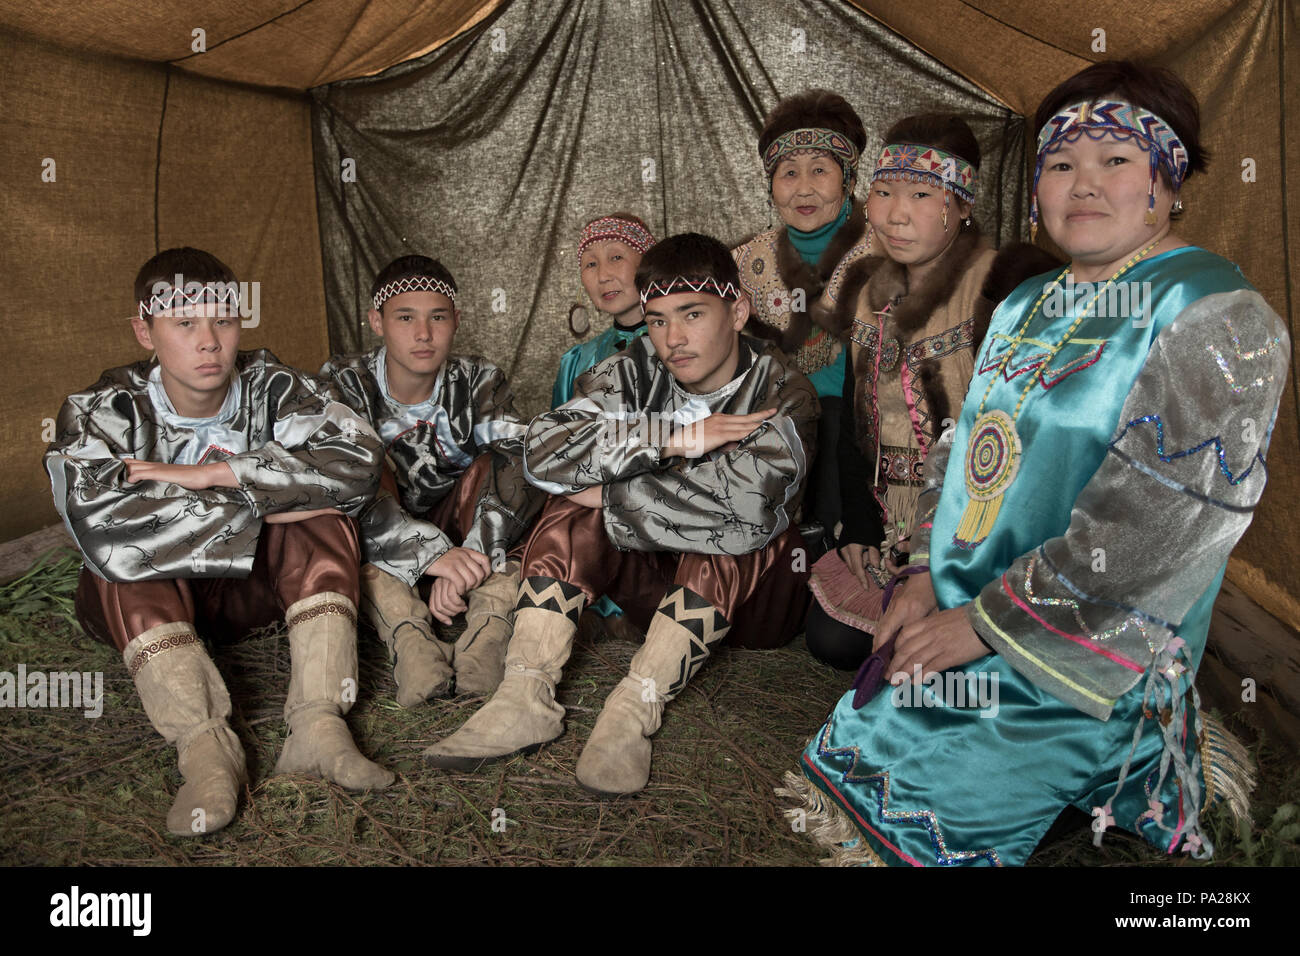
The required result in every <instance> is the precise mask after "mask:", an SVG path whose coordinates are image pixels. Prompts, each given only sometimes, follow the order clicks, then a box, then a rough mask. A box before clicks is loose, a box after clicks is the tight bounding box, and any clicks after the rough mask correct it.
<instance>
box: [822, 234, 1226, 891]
mask: <svg viewBox="0 0 1300 956" xmlns="http://www.w3.org/2000/svg"><path fill="white" fill-rule="evenodd" d="M1054 277H1055V276H1054V274H1049V275H1044V276H1038V277H1036V278H1034V279H1031V280H1029V281H1027V282H1025V283H1023V284H1022V285H1020V286H1019V287H1018V288H1017V289H1016V290H1015V291H1014V292H1013V293H1012V294H1011V295H1010V296H1009V297H1008V298H1007V300H1006V301H1005V302H1003V303H1002V305H1001V306H999V308H998V310H997V312H996V313H995V315H994V317H993V320H992V323H991V326H990V329H989V333H988V335H987V336H986V338H985V340H984V343H983V345H982V347H981V349H980V354H979V356H978V358H977V361H976V366H975V377H974V379H973V380H972V382H971V386H970V390H969V391H968V393H967V396H966V401H965V404H964V405H963V407H962V411H961V416H960V418H959V419H958V422H957V427H956V435H955V438H954V441H953V444H952V449H953V451H952V453H951V455H950V457H949V459H948V468H947V470H946V472H945V475H944V482H943V488H942V492H941V494H940V497H939V502H938V505H937V509H936V512H935V515H934V519H933V529H932V531H931V537H930V568H931V575H932V579H933V582H934V588H935V595H936V597H937V599H938V603H939V607H940V608H941V609H948V608H954V607H957V606H959V605H963V604H968V603H969V602H972V601H973V600H974V599H975V598H976V597H977V596H978V595H979V593H980V591H981V589H983V588H984V587H985V586H986V585H988V584H989V583H990V582H993V581H995V580H997V579H999V578H1000V577H1001V576H1002V575H1003V574H1004V572H1006V570H1007V568H1008V567H1009V566H1010V565H1011V563H1012V562H1013V561H1015V560H1016V559H1017V558H1019V557H1021V556H1022V555H1024V554H1027V553H1029V552H1031V551H1033V550H1034V549H1036V548H1038V546H1039V545H1041V544H1042V543H1043V542H1044V541H1046V540H1048V539H1050V538H1053V537H1055V536H1057V535H1060V534H1063V533H1064V532H1065V529H1066V528H1067V526H1068V525H1069V524H1070V518H1071V510H1072V508H1073V507H1074V503H1075V500H1076V499H1077V498H1078V496H1079V493H1080V491H1081V490H1082V489H1083V487H1084V486H1085V485H1086V484H1087V483H1088V482H1089V480H1090V478H1092V476H1093V474H1094V472H1096V471H1097V469H1098V467H1099V465H1100V464H1101V462H1102V459H1103V457H1104V456H1105V455H1106V453H1107V448H1108V446H1109V444H1110V442H1111V441H1112V440H1113V438H1114V436H1115V433H1116V429H1117V425H1118V421H1119V416H1120V413H1121V411H1122V408H1123V405H1124V401H1125V398H1126V397H1127V395H1128V393H1129V391H1130V390H1131V388H1132V387H1133V383H1134V381H1135V379H1136V378H1137V376H1138V374H1139V372H1140V371H1141V370H1142V367H1143V365H1144V363H1145V361H1146V358H1147V353H1148V352H1149V351H1150V349H1151V346H1152V343H1153V342H1154V341H1155V338H1156V336H1157V335H1159V333H1160V331H1161V330H1162V329H1163V328H1165V327H1166V326H1168V325H1169V324H1170V323H1172V322H1173V320H1174V319H1175V318H1176V317H1177V316H1178V314H1179V313H1180V312H1182V310H1183V309H1184V308H1185V307H1186V306H1187V305H1189V304H1190V303H1192V302H1194V301H1195V300H1197V299H1199V298H1201V297H1203V296H1206V295H1210V294H1213V293H1217V292H1228V291H1233V290H1237V289H1249V288H1250V286H1249V284H1248V283H1247V282H1246V281H1245V279H1244V278H1243V277H1242V276H1241V274H1240V272H1239V271H1238V270H1237V268H1236V267H1235V266H1233V265H1232V264H1231V263H1230V262H1227V260H1224V259H1222V258H1220V257H1219V256H1215V255H1213V254H1212V253H1208V252H1206V251H1204V250H1202V249H1198V248H1196V247H1183V248H1180V249H1176V250H1173V251H1171V252H1168V253H1164V254H1162V255H1159V256H1155V257H1153V258H1151V259H1149V260H1145V261H1143V262H1140V263H1139V264H1138V265H1137V266H1135V267H1134V268H1132V269H1131V270H1129V272H1128V273H1127V274H1126V275H1125V276H1124V281H1128V282H1133V283H1150V285H1149V290H1150V296H1149V302H1150V310H1149V319H1150V321H1149V323H1147V324H1145V325H1142V324H1140V323H1135V322H1130V321H1125V322H1122V323H1117V322H1116V320H1115V319H1111V318H1101V317H1094V316H1089V317H1088V318H1085V319H1084V321H1083V323H1082V324H1081V325H1080V327H1079V329H1078V330H1077V331H1076V332H1075V333H1074V335H1073V336H1072V337H1071V339H1070V341H1069V342H1067V343H1066V345H1065V346H1064V347H1063V348H1062V349H1061V351H1060V352H1058V353H1057V354H1056V356H1055V357H1054V358H1053V359H1052V360H1051V362H1050V363H1049V364H1050V367H1049V368H1048V369H1046V370H1045V371H1044V373H1043V378H1044V380H1045V382H1046V383H1047V385H1048V386H1050V387H1039V386H1038V385H1035V386H1034V390H1033V391H1032V392H1031V393H1030V395H1029V397H1028V398H1027V399H1026V400H1025V403H1024V406H1023V407H1022V410H1021V413H1020V415H1019V417H1018V418H1017V419H1016V429H1017V431H1018V434H1019V436H1020V438H1021V442H1022V448H1023V458H1022V459H1021V462H1020V467H1019V471H1018V473H1017V475H1016V477H1015V480H1014V481H1013V482H1012V483H1011V485H1010V486H1009V487H1008V488H1007V490H1006V491H1005V496H1004V500H1003V501H1002V503H1001V509H1000V511H999V512H998V514H997V518H996V520H995V521H994V523H993V526H992V529H991V531H989V533H988V536H987V538H985V539H984V540H982V541H980V542H978V544H976V545H975V546H971V543H970V542H969V541H965V540H963V539H962V538H961V536H960V535H958V534H957V532H958V530H959V526H960V524H961V518H962V515H963V513H964V512H965V511H966V509H967V506H968V504H969V502H970V499H969V497H968V492H967V487H966V481H965V469H966V455H965V449H966V446H967V441H968V438H969V436H970V433H971V430H972V425H973V423H974V421H975V419H976V414H977V410H978V408H979V405H980V402H981V399H982V398H983V396H984V394H985V390H986V389H987V388H988V387H989V383H990V381H991V380H993V379H994V377H995V376H996V377H997V380H996V381H994V382H993V385H992V389H991V391H989V394H988V398H987V401H986V402H985V411H988V410H993V409H1001V410H1003V411H1005V412H1006V413H1007V414H1008V415H1011V414H1012V413H1013V410H1014V409H1015V407H1016V404H1017V402H1018V401H1019V400H1020V396H1021V393H1022V391H1023V389H1024V386H1025V384H1026V382H1027V380H1028V376H1029V375H1030V374H1032V369H1033V367H1034V366H1033V365H1032V364H1031V363H1032V360H1033V358H1034V357H1035V356H1036V355H1037V356H1041V355H1042V354H1043V353H1044V351H1045V350H1046V348H1047V347H1050V346H1051V345H1052V344H1055V343H1056V342H1058V341H1060V340H1061V338H1062V336H1064V334H1065V332H1066V330H1067V329H1068V328H1069V326H1070V324H1071V323H1072V322H1073V321H1074V319H1075V318H1076V317H1077V316H1078V314H1079V312H1080V311H1082V310H1083V308H1084V307H1085V306H1086V305H1087V303H1088V298H1085V297H1080V298H1079V299H1078V301H1077V302H1075V303H1068V304H1067V308H1066V309H1065V310H1064V314H1062V315H1059V316H1058V317H1055V318H1048V317H1047V316H1044V315H1043V313H1042V311H1041V310H1040V312H1039V313H1038V315H1036V316H1035V318H1034V320H1033V323H1032V325H1031V326H1030V328H1029V329H1028V332H1027V335H1026V338H1025V340H1024V341H1023V342H1022V343H1021V345H1020V347H1019V348H1018V349H1017V352H1016V355H1015V356H1013V357H1012V359H1011V361H1010V362H1009V364H1008V365H1007V367H1006V372H1005V373H1004V374H1002V375H998V367H999V364H1000V360H1001V359H1002V358H1003V357H1004V356H1005V350H1006V349H1007V348H1008V347H1009V345H1010V343H1011V341H1012V340H1013V339H1014V337H1015V335H1016V333H1017V331H1018V330H1019V329H1020V328H1021V326H1022V325H1023V323H1024V321H1025V319H1026V318H1027V317H1028V314H1029V311H1030V310H1031V309H1032V308H1033V306H1034V303H1035V302H1036V301H1037V300H1038V298H1039V296H1040V295H1042V293H1043V291H1044V289H1045V287H1046V283H1049V282H1050V281H1051V280H1052V279H1053V278H1054ZM1089 298H1090V297H1089ZM1117 326H1118V327H1117ZM1225 567H1226V565H1225ZM1223 570H1224V569H1223V568H1220V569H1219V572H1218V574H1217V575H1216V576H1215V577H1214V580H1213V583H1212V584H1211V586H1210V587H1209V588H1208V589H1207V590H1206V591H1205V592H1204V593H1203V594H1202V596H1201V597H1200V599H1199V600H1198V601H1197V602H1196V604H1195V606H1194V607H1193V608H1192V609H1191V611H1190V612H1189V613H1188V614H1187V615H1186V616H1185V618H1184V619H1183V620H1182V622H1181V624H1179V625H1178V627H1177V628H1176V634H1177V636H1178V637H1181V638H1182V639H1183V640H1184V641H1185V642H1186V650H1187V655H1188V658H1189V659H1190V660H1191V661H1193V666H1195V665H1199V663H1200V659H1201V655H1202V653H1203V652H1204V649H1205V642H1206V637H1207V634H1208V630H1209V622H1210V611H1211V608H1212V607H1213V604H1214V599H1215V597H1216V596H1217V594H1218V591H1219V586H1220V583H1221V581H1222V577H1223ZM961 672H962V674H963V675H965V678H966V683H965V684H964V685H963V686H962V688H961V689H960V690H962V691H964V692H965V694H964V696H965V698H966V699H965V700H964V702H963V701H961V700H960V696H961V695H960V694H958V695H957V697H956V700H957V703H964V704H965V706H929V705H927V702H928V703H929V704H935V703H938V702H939V701H938V697H943V696H944V695H945V692H944V690H942V689H941V688H938V687H935V686H930V687H925V686H924V685H922V686H917V685H912V684H908V685H905V686H904V687H903V688H893V687H891V686H889V685H886V686H885V687H884V688H883V689H882V690H881V691H880V692H879V693H878V694H877V696H876V697H875V698H874V699H872V700H871V701H869V702H868V703H866V704H865V705H864V706H863V707H862V708H861V709H859V710H855V709H854V708H853V706H852V697H853V694H852V692H851V691H850V692H849V693H848V694H846V695H845V696H844V697H843V698H841V699H840V701H839V702H838V704H837V705H836V707H835V709H834V711H833V712H832V713H831V715H830V717H829V718H828V720H827V721H826V723H825V724H824V725H823V726H822V728H821V729H820V730H819V731H818V732H817V734H816V735H815V737H814V738H813V740H812V741H811V742H810V744H809V745H808V747H807V748H806V750H805V751H804V753H803V756H802V760H801V769H802V770H803V772H804V775H805V776H806V777H807V778H808V779H809V780H810V781H811V782H812V783H813V784H814V785H816V786H817V787H818V788H819V789H820V790H821V791H822V792H823V793H824V794H825V795H826V796H828V797H829V798H830V799H831V800H832V801H833V802H834V803H835V804H837V805H838V806H839V807H840V808H841V809H842V810H843V811H845V812H846V813H847V814H848V815H849V817H850V818H851V819H852V820H853V822H854V823H855V824H856V825H857V828H858V830H859V832H860V833H861V834H862V837H863V838H864V839H865V840H866V841H867V842H868V844H869V845H870V848H871V849H872V850H874V851H875V853H876V854H877V855H878V856H879V857H880V858H881V859H882V860H883V861H884V862H886V863H889V864H895V865H913V866H920V865H953V864H966V863H972V864H988V865H1000V864H1022V863H1024V862H1025V861H1026V860H1027V859H1028V857H1029V855H1030V854H1031V853H1032V852H1033V850H1034V848H1035V846H1036V845H1037V844H1038V842H1039V841H1040V840H1041V839H1042V837H1043V835H1044V834H1045V833H1046V832H1047V830H1048V828H1049V827H1050V826H1051V824H1052V823H1053V821H1054V820H1055V819H1056V817H1057V816H1058V814H1059V813H1060V812H1061V811H1062V810H1063V809H1064V808H1065V807H1066V806H1068V805H1070V804H1073V805H1075V806H1077V807H1079V808H1080V809H1082V810H1083V811H1084V812H1085V813H1090V814H1093V815H1095V813H1094V808H1098V807H1102V806H1103V805H1104V803H1105V801H1106V800H1107V798H1109V797H1111V796H1112V795H1113V794H1114V793H1115V791H1116V786H1117V782H1118V776H1119V772H1120V769H1121V767H1122V766H1123V765H1124V763H1125V760H1126V758H1128V757H1129V755H1130V752H1131V751H1132V748H1133V740H1134V732H1135V730H1136V729H1137V727H1138V725H1139V723H1143V722H1145V723H1146V726H1144V727H1143V734H1142V736H1141V738H1140V741H1139V743H1138V745H1137V749H1136V751H1135V752H1133V756H1132V763H1131V768H1130V770H1129V777H1128V779H1127V782H1126V783H1125V786H1124V787H1123V789H1122V790H1121V791H1120V793H1119V796H1118V797H1117V798H1116V799H1115V802H1114V805H1113V816H1114V825H1115V826H1118V827H1122V828H1124V829H1127V830H1130V831H1133V832H1137V833H1140V834H1141V835H1142V836H1144V837H1145V838H1146V839H1147V840H1148V841H1149V842H1151V843H1153V844H1154V845H1156V846H1158V847H1160V848H1161V849H1165V850H1169V843H1170V835H1169V834H1168V833H1167V832H1166V831H1164V830H1162V829H1160V828H1159V827H1157V826H1156V825H1154V824H1153V823H1152V822H1151V821H1150V820H1149V819H1146V818H1145V816H1144V815H1145V814H1148V813H1149V812H1150V811H1151V809H1152V804H1151V802H1150V801H1151V800H1152V798H1153V797H1155V796H1156V794H1154V793H1152V792H1151V787H1152V786H1153V785H1154V783H1155V781H1156V780H1157V779H1158V769H1159V763H1160V758H1161V753H1162V750H1163V747H1164V744H1163V740H1162V737H1161V734H1160V733H1159V732H1158V728H1155V726H1154V721H1153V720H1149V719H1148V718H1146V717H1144V714H1143V693H1144V686H1143V685H1144V683H1145V681H1144V680H1140V681H1139V682H1138V684H1137V686H1135V687H1134V688H1133V689H1132V690H1131V691H1129V692H1128V693H1126V694H1124V695H1123V696H1121V697H1120V698H1119V699H1118V700H1117V701H1115V702H1114V708H1113V710H1112V711H1111V714H1110V717H1109V719H1108V720H1100V719H1098V718H1096V717H1093V716H1089V715H1087V714H1085V713H1083V712H1081V711H1080V710H1078V709H1076V708H1075V707H1073V706H1069V705H1067V704H1065V703H1063V702H1062V701H1061V700H1059V699H1057V698H1056V697H1054V696H1053V695H1052V694H1050V693H1048V692H1047V691H1045V690H1043V689H1041V688H1040V687H1038V686H1037V685H1035V684H1034V682H1032V681H1031V680H1029V679H1028V678H1027V677H1025V676H1024V675H1022V674H1021V673H1019V672H1018V671H1016V670H1015V669H1013V668H1012V667H1011V666H1010V665H1009V664H1008V663H1007V662H1006V661H1005V660H1004V658H1003V657H1002V656H1001V655H998V654H990V655H988V656H985V657H983V658H980V659H979V660H975V661H971V662H969V663H968V664H966V665H964V666H963V667H962V668H961ZM956 674H957V671H949V672H946V673H945V674H944V675H943V677H944V679H945V681H947V680H949V679H950V675H953V677H954V678H955V675H956ZM1186 680H1187V678H1183V684H1182V687H1183V689H1186ZM993 688H996V700H995V702H992V703H991V701H992V699H993V694H992V689H993ZM958 690H959V688H958V687H957V686H956V684H955V681H954V683H953V685H952V686H951V687H949V688H948V691H947V695H948V701H949V703H950V704H951V703H952V702H953V701H954V692H957V691H958ZM976 692H984V694H985V698H984V700H983V702H981V700H980V699H978V695H977V693H976ZM936 695H937V696H936ZM981 703H984V704H986V705H989V706H981ZM1188 719H1190V714H1189V715H1188ZM1192 736H1193V735H1191V734H1185V735H1184V739H1185V740H1186V741H1188V742H1187V743H1185V744H1184V747H1185V754H1190V753H1191V749H1190V748H1191V746H1192V744H1191V743H1190V739H1191V737H1192ZM1189 759H1190V758H1189ZM1158 796H1159V802H1160V804H1161V805H1163V808H1164V811H1163V812H1164V819H1165V821H1166V824H1167V825H1168V824H1171V823H1172V822H1173V821H1174V820H1175V819H1181V818H1180V817H1179V814H1180V807H1181V803H1180V799H1179V790H1178V784H1177V782H1176V780H1175V778H1174V776H1173V775H1172V774H1171V775H1169V776H1168V777H1167V778H1166V780H1165V783H1164V786H1163V788H1162V789H1161V792H1160V793H1159V795H1158ZM846 846H847V845H846Z"/></svg>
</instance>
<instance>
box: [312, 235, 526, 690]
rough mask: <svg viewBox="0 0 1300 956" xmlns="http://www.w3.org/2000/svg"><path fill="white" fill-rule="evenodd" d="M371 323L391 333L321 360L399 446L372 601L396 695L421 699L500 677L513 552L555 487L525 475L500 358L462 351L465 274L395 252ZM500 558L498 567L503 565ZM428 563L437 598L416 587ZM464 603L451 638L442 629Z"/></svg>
mask: <svg viewBox="0 0 1300 956" xmlns="http://www.w3.org/2000/svg"><path fill="white" fill-rule="evenodd" d="M371 296H372V302H373V304H374V308H372V309H371V310H370V313H369V321H370V328H371V329H372V330H374V333H375V334H376V335H378V336H379V337H380V338H381V339H383V344H382V345H380V346H378V347H377V348H375V349H374V350H372V351H370V352H367V353H366V354H364V355H354V356H348V357H335V358H333V359H331V360H330V361H329V362H327V363H325V366H324V367H323V368H322V369H321V370H320V377H321V378H322V379H324V380H325V381H326V382H328V383H329V384H330V385H331V386H332V387H333V388H334V389H336V390H337V394H338V395H339V396H340V398H341V399H342V401H343V402H345V403H346V404H347V405H349V406H350V407H352V408H353V409H354V410H356V411H357V412H358V413H359V414H360V415H362V416H363V417H365V418H366V419H367V420H368V421H369V422H370V424H371V425H372V426H373V427H374V429H375V430H376V431H377V432H379V435H380V437H381V438H382V439H383V442H384V446H385V450H386V452H387V468H386V469H385V473H384V487H383V488H382V489H381V490H380V492H379V495H378V497H377V498H376V500H375V501H374V503H373V504H372V505H371V507H370V508H368V509H367V510H366V512H365V513H364V514H363V515H362V517H361V537H362V553H363V555H364V558H365V562H366V563H365V565H364V566H363V567H362V569H361V590H362V594H363V595H364V596H365V599H366V601H365V607H366V612H367V614H368V615H369V617H370V620H371V623H373V624H374V626H375V630H376V631H378V632H379V636H380V638H381V639H382V640H383V642H384V644H385V645H386V646H387V647H388V651H389V654H390V655H391V656H392V657H393V659H394V665H393V674H394V678H395V679H396V681H397V701H398V703H399V704H401V705H402V706H403V707H414V706H416V705H417V704H419V703H421V702H423V701H425V700H428V699H429V698H431V697H440V696H445V695H447V694H448V693H449V692H450V691H451V689H452V680H453V677H454V679H455V686H456V691H457V692H458V693H466V694H490V693H492V691H494V690H495V689H496V686H497V684H499V683H500V682H501V675H502V672H503V669H504V667H505V653H506V644H507V642H508V641H509V640H510V624H511V620H512V615H513V610H514V603H515V595H516V593H517V592H518V589H519V562H518V560H517V559H514V560H507V557H506V556H507V553H508V552H509V551H510V549H511V548H513V547H514V546H515V545H516V544H517V543H518V542H519V541H520V540H521V539H522V538H523V537H524V534H525V533H526V532H527V530H528V526H529V524H530V523H531V522H532V520H533V518H534V517H535V516H536V515H537V512H538V510H540V508H541V506H542V502H543V501H544V499H545V495H544V494H543V493H542V492H540V491H538V490H537V489H535V488H533V487H532V486H531V485H529V484H528V482H527V481H526V480H525V479H524V470H523V461H522V455H523V437H524V430H525V426H524V424H523V423H522V421H520V418H519V416H518V415H517V414H515V409H514V399H513V397H512V396H511V394H510V385H509V383H508V382H507V381H506V377H505V375H504V373H502V371H501V370H500V369H499V368H497V367H496V366H495V365H493V364H492V363H491V362H488V361H486V360H485V359H482V358H479V357H478V356H467V355H452V354H451V347H452V339H453V337H454V336H455V334H456V329H457V327H458V326H459V325H460V310H459V309H457V308H456V281H455V280H454V279H453V278H452V277H451V273H449V272H448V271H447V270H446V269H445V268H443V266H442V264H441V263H439V262H436V261H435V260H433V259H430V258H428V257H427V256H403V257H401V258H399V259H395V260H394V261H393V262H391V263H389V264H388V265H387V266H386V267H385V268H384V269H383V270H382V271H381V272H380V273H379V275H378V276H376V277H375V281H374V284H373V285H372V286H371ZM494 565H495V566H494ZM425 575H428V576H430V577H431V578H432V579H433V581H432V590H431V592H430V595H429V602H428V604H427V605H426V604H425V602H424V601H423V600H422V599H421V598H420V595H419V593H418V592H417V586H418V584H419V582H420V579H421V578H422V577H424V576H425ZM461 611H464V612H466V628H465V632H464V633H463V634H462V635H461V637H460V639H459V640H458V641H457V642H456V644H455V645H454V646H453V645H451V644H447V643H444V642H443V641H440V640H438V639H437V637H435V636H434V633H433V627H432V620H431V618H432V617H437V618H438V620H439V621H440V622H442V623H443V624H450V623H451V621H452V618H453V617H454V616H455V615H456V614H458V613H460V612H461Z"/></svg>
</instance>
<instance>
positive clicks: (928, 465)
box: [908, 425, 957, 564]
mask: <svg viewBox="0 0 1300 956" xmlns="http://www.w3.org/2000/svg"><path fill="white" fill-rule="evenodd" d="M956 432H957V426H956V425H949V426H948V427H947V428H946V429H945V430H944V432H943V434H942V435H940V436H939V440H938V441H936V442H935V443H934V445H933V446H932V447H931V448H930V452H929V454H927V455H926V456H925V464H924V465H922V472H923V476H924V478H925V487H924V488H922V489H921V495H920V497H919V498H917V500H916V516H917V519H916V530H915V531H913V532H912V541H911V555H910V557H909V558H908V561H909V563H911V564H929V563H930V530H931V529H932V528H933V527H934V509H935V508H936V507H937V506H938V504H939V495H940V494H942V493H943V474H944V472H945V471H947V469H948V458H949V457H950V456H951V455H952V439H953V435H955V434H956Z"/></svg>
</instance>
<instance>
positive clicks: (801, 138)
mask: <svg viewBox="0 0 1300 956" xmlns="http://www.w3.org/2000/svg"><path fill="white" fill-rule="evenodd" d="M811 150H821V151H823V152H827V153H830V154H831V155H832V156H834V157H835V161H836V162H837V163H839V164H840V168H841V169H842V170H843V172H844V186H845V188H846V189H847V188H848V185H849V180H850V179H852V178H853V172H854V170H856V169H857V168H858V148H857V147H856V146H854V145H853V141H852V140H850V139H849V138H848V137H847V136H845V135H844V134H843V133H840V132H837V131H836V130H833V129H826V128H824V127H820V126H819V127H811V128H807V129H792V130H790V131H789V132H788V133H782V134H781V135H780V136H778V137H777V138H776V139H774V140H772V142H771V143H769V144H768V147H767V149H765V150H763V170H764V172H766V173H767V178H768V181H769V182H770V181H771V179H772V174H773V173H774V172H776V167H777V164H778V163H780V162H781V160H783V159H785V158H786V157H787V156H791V155H793V154H794V153H802V152H808V151H811Z"/></svg>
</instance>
